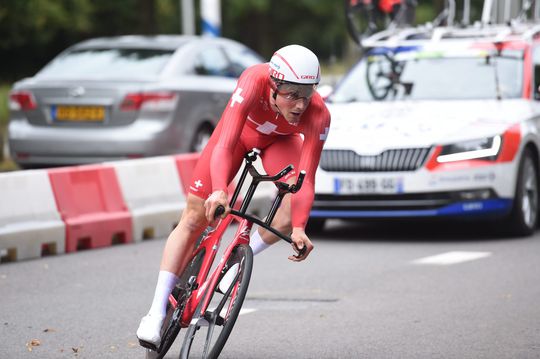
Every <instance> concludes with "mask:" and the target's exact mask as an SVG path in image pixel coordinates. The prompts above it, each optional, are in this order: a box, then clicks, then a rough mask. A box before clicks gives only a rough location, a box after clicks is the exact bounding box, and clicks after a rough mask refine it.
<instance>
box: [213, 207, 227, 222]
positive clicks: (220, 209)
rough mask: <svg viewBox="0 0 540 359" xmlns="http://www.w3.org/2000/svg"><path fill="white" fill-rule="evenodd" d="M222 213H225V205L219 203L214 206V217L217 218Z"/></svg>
mask: <svg viewBox="0 0 540 359" xmlns="http://www.w3.org/2000/svg"><path fill="white" fill-rule="evenodd" d="M223 213H225V207H223V206H222V205H221V204H220V205H219V206H217V207H216V211H215V212H214V219H217V218H218V217H219V216H221V215H222V214H223Z"/></svg>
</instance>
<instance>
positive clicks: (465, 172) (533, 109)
mask: <svg viewBox="0 0 540 359" xmlns="http://www.w3.org/2000/svg"><path fill="white" fill-rule="evenodd" d="M407 31H408V32H407V34H405V30H403V31H401V32H397V33H395V34H394V35H393V36H390V37H388V38H384V39H379V40H378V41H377V42H374V43H372V47H371V48H370V50H369V51H368V52H367V53H366V55H365V56H364V57H363V58H362V59H361V60H360V61H359V62H358V64H356V65H355V66H354V67H353V68H352V69H351V70H350V72H349V73H348V74H347V75H345V76H344V78H343V79H342V80H341V81H340V83H339V84H338V85H337V86H336V89H335V90H334V92H333V93H332V94H331V95H330V96H329V97H328V99H327V102H328V107H329V109H330V111H331V114H332V124H331V129H330V134H329V136H328V139H327V141H326V144H325V147H324V150H323V153H322V157H321V161H320V166H319V170H318V172H317V179H316V188H315V192H316V194H315V202H314V205H313V209H312V212H311V218H310V226H311V227H312V228H321V227H322V225H323V224H324V221H325V220H326V219H327V218H395V217H417V218H418V217H459V216H466V217H471V216H478V218H480V217H490V216H491V217H500V218H504V219H505V220H506V221H507V228H508V229H510V230H511V232H512V233H513V234H516V235H529V234H531V233H532V232H533V231H534V229H535V227H536V224H537V220H538V203H539V202H538V196H539V191H538V188H539V187H538V185H539V184H538V180H539V177H538V169H539V149H540V102H539V101H538V99H540V92H539V90H538V86H539V85H540V27H539V26H538V25H531V24H520V25H513V26H512V27H509V26H501V27H495V26H488V27H483V28H465V29H458V28H436V29H433V30H429V31H420V30H418V31H416V32H415V31H412V30H411V29H408V30H407Z"/></svg>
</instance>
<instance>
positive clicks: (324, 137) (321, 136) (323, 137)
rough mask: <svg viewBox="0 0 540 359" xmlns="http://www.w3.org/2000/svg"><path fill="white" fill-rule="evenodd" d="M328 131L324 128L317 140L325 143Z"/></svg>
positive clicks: (328, 129)
mask: <svg viewBox="0 0 540 359" xmlns="http://www.w3.org/2000/svg"><path fill="white" fill-rule="evenodd" d="M329 131H330V128H328V127H325V128H324V133H321V134H320V135H319V138H320V139H321V141H326V138H327V137H328V132H329Z"/></svg>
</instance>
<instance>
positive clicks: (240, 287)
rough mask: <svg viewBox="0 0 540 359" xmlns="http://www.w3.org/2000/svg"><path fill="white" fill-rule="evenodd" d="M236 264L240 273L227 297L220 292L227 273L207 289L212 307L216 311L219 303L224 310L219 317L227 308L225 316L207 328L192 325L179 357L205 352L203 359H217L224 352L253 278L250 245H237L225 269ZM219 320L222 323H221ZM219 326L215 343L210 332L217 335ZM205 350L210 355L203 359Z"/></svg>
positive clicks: (209, 313)
mask: <svg viewBox="0 0 540 359" xmlns="http://www.w3.org/2000/svg"><path fill="white" fill-rule="evenodd" d="M236 263H238V264H239V267H238V268H239V270H238V272H237V276H236V278H235V281H234V282H233V284H232V285H231V290H229V291H227V292H226V293H225V294H221V293H220V292H219V291H218V286H219V281H220V280H221V279H222V278H223V275H224V274H225V273H222V274H221V277H220V278H219V280H218V283H217V284H216V286H215V287H214V288H209V289H208V290H211V292H210V294H209V295H211V296H212V297H211V302H210V304H209V308H215V307H214V305H216V308H217V303H219V304H221V305H223V307H222V308H223V310H221V313H220V314H223V313H224V310H225V309H226V313H225V315H224V316H223V317H222V316H221V315H219V316H217V318H216V319H215V320H214V319H209V324H208V326H199V325H198V323H192V324H190V326H189V327H188V329H187V332H186V336H185V338H184V344H183V345H182V351H181V353H180V358H189V356H190V354H192V355H193V354H194V353H193V352H197V353H196V354H195V355H196V356H197V357H199V356H201V355H200V353H202V357H203V358H204V357H206V358H217V357H218V356H219V354H220V353H221V351H222V350H223V347H224V346H225V343H226V341H227V339H228V338H229V335H230V334H231V331H232V329H233V327H234V324H235V323H236V319H237V318H238V315H239V314H240V309H241V307H242V304H243V303H244V299H245V297H246V293H247V290H248V286H249V281H250V278H251V271H252V268H253V252H252V251H251V248H250V247H249V246H248V245H246V244H240V245H238V246H236V247H235V248H234V249H233V251H232V253H231V255H230V256H229V258H228V259H227V263H226V266H225V268H227V269H230V268H231V267H232V266H233V265H234V264H236ZM227 293H229V296H227V297H225V295H226V294H227ZM206 315H208V317H207V318H210V317H211V316H212V315H214V316H216V315H217V314H216V313H214V312H212V311H211V310H207V311H206V313H205V316H206ZM220 318H221V319H220ZM220 320H222V323H221V324H220ZM212 321H213V323H212ZM216 327H221V332H219V334H217V339H215V341H213V339H214V338H215V336H213V335H212V334H210V338H209V337H208V331H211V333H214V330H215V329H216ZM203 328H206V330H202V329H203ZM218 329H219V328H218ZM203 332H204V333H203ZM203 334H204V335H203ZM203 337H205V338H206V339H205V340H202V341H201V340H200V339H201V338H203ZM205 347H206V353H207V355H206V356H204V352H205V349H204V348H205Z"/></svg>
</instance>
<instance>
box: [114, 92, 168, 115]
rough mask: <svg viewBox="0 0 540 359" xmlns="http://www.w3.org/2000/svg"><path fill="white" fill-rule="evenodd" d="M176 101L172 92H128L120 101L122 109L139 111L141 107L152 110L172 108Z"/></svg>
mask: <svg viewBox="0 0 540 359" xmlns="http://www.w3.org/2000/svg"><path fill="white" fill-rule="evenodd" d="M175 101H176V94H175V93H174V92H135V93H129V94H127V95H126V97H125V98H124V101H122V104H121V105H120V109H121V110H122V111H139V110H141V109H143V108H144V109H145V110H153V111H166V110H172V109H173V108H174V104H175Z"/></svg>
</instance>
